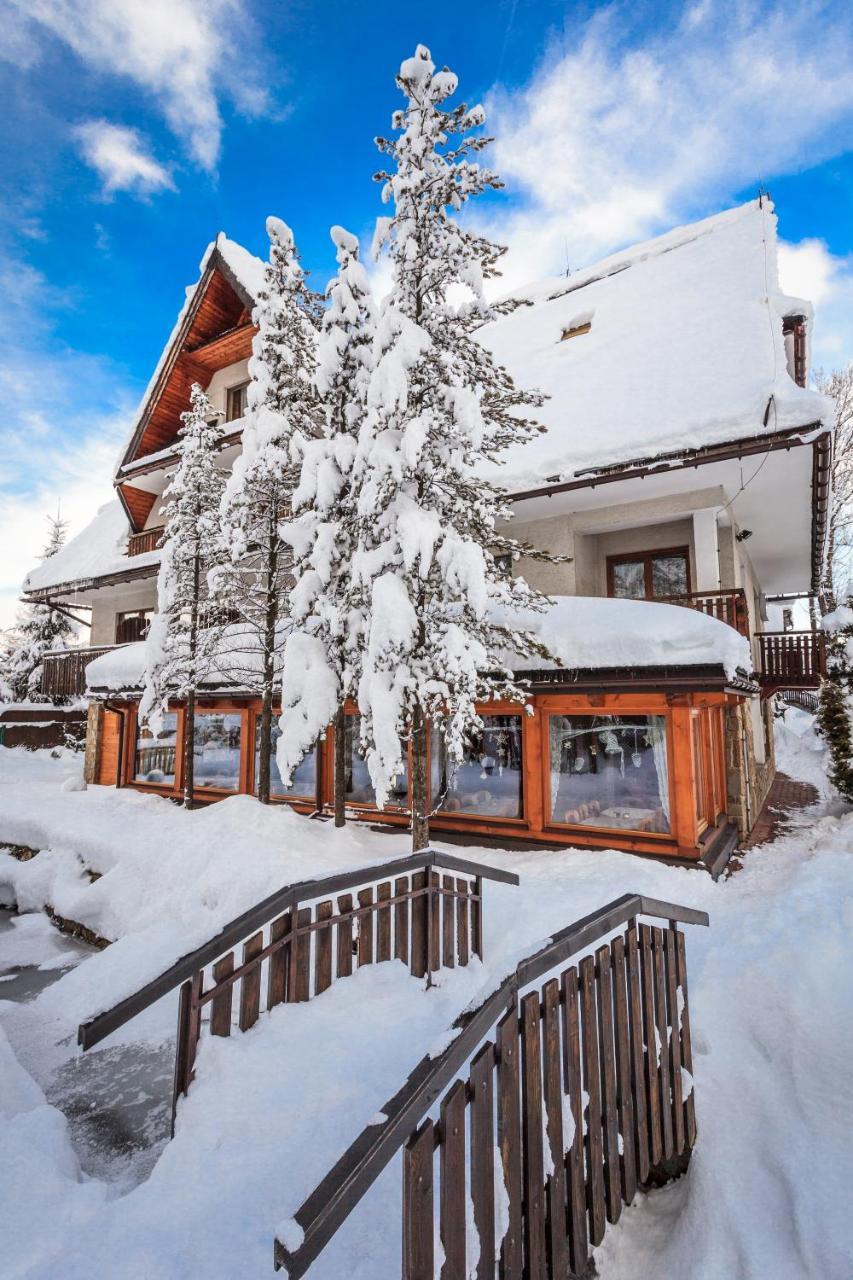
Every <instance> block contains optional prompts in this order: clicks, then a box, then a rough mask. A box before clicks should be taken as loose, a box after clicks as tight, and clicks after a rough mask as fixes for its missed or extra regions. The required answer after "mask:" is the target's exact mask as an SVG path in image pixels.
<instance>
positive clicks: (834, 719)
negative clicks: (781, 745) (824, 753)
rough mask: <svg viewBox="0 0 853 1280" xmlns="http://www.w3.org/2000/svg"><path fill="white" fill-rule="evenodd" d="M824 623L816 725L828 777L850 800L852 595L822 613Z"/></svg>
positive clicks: (852, 780)
mask: <svg viewBox="0 0 853 1280" xmlns="http://www.w3.org/2000/svg"><path fill="white" fill-rule="evenodd" d="M823 625H824V628H825V629H826V676H825V678H824V679H823V680H822V681H821V685H820V693H819V695H818V698H819V700H818V713H817V727H818V730H819V732H820V733H821V734H822V735H823V737H824V738H825V739H826V743H827V746H828V747H829V758H830V767H829V780H830V782H831V783H832V784H833V786H834V787H835V788H836V790H837V791H838V793H839V795H840V796H841V797H842V798H843V799H844V800H846V801H847V802H848V803H853V726H851V723H850V712H851V708H850V698H851V693H853V669H851V660H850V652H849V650H848V646H849V645H850V644H851V642H853V599H851V598H849V597H848V600H847V604H846V605H842V606H841V608H839V609H837V610H836V611H835V613H834V614H832V615H829V616H827V617H825V618H824V620H823Z"/></svg>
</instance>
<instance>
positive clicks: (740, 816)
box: [725, 698, 776, 840]
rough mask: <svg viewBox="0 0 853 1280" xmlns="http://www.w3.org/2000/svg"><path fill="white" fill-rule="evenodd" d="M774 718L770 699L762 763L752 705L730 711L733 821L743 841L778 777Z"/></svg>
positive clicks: (764, 708) (763, 711) (729, 782)
mask: <svg viewBox="0 0 853 1280" xmlns="http://www.w3.org/2000/svg"><path fill="white" fill-rule="evenodd" d="M772 716H773V705H772V699H770V698H768V699H766V700H765V701H764V702H763V703H762V705H761V723H762V726H763V728H764V732H765V743H764V752H763V754H764V757H765V758H764V760H763V761H760V760H758V759H757V757H756V750H755V742H754V733H753V725H752V716H751V714H750V710H749V706H748V704H747V703H746V702H743V703H740V704H739V705H738V706H735V707H729V708H727V710H726V713H725V735H726V781H727V790H728V797H729V817H730V818H731V819H732V821H733V822H735V823H736V824H737V828H738V833H739V835H740V838H741V840H745V839H746V838H747V836H748V835H749V833H750V831H751V830H752V828H753V827H754V826H755V822H756V820H757V818H758V815H759V813H760V812H761V807H762V805H763V804H764V801H765V800H766V799H767V793H768V791H769V790H770V786H771V783H772V782H773V779H774V777H775V775H776V755H775V750H774V744H773V732H772V729H773V720H772ZM758 754H762V753H761V752H759V753H758Z"/></svg>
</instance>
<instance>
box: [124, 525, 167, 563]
mask: <svg viewBox="0 0 853 1280" xmlns="http://www.w3.org/2000/svg"><path fill="white" fill-rule="evenodd" d="M163 533H164V528H163V526H162V525H159V526H158V527H157V528H156V529H143V530H142V532H141V533H132V534H131V535H130V537H129V538H128V540H127V554H128V555H129V556H142V555H144V554H145V552H146V551H159V549H160V547H161V546H162V545H163Z"/></svg>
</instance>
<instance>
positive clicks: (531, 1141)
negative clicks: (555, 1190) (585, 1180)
mask: <svg viewBox="0 0 853 1280" xmlns="http://www.w3.org/2000/svg"><path fill="white" fill-rule="evenodd" d="M521 1077H522V1088H521V1096H522V1118H523V1126H522V1131H523V1138H524V1205H525V1219H524V1227H525V1232H524V1235H525V1256H526V1259H527V1267H526V1278H527V1280H545V1277H546V1276H547V1266H546V1250H545V1197H544V1177H545V1174H544V1168H543V1142H542V1050H541V1045H540V1037H539V993H538V992H537V991H531V992H530V994H529V995H526V996H524V998H523V999H522V1001H521Z"/></svg>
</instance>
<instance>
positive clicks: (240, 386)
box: [225, 378, 251, 422]
mask: <svg viewBox="0 0 853 1280" xmlns="http://www.w3.org/2000/svg"><path fill="white" fill-rule="evenodd" d="M250 382H251V378H244V379H242V381H240V382H234V383H232V384H231V386H230V387H226V388H225V421H226V422H240V421H241V419H242V418H244V417H245V416H246V401H247V399H248V397H247V396H244V397H243V409H242V412H241V413H238V414H236V415H235V416H233V417H232V415H231V397H232V396H233V395H234V393H235V392H236V391H248V387H249V383H250Z"/></svg>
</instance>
